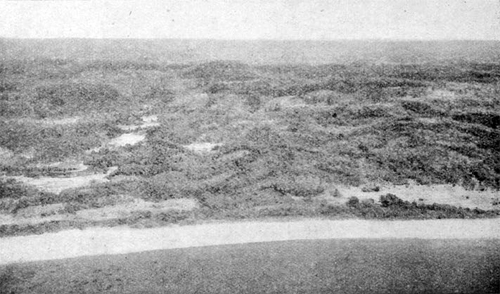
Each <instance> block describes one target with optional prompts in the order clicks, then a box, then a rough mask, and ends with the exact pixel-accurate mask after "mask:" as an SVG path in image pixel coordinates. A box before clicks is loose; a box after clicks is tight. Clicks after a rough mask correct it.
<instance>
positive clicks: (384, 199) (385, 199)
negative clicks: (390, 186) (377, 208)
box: [380, 193, 403, 207]
mask: <svg viewBox="0 0 500 294" xmlns="http://www.w3.org/2000/svg"><path fill="white" fill-rule="evenodd" d="M380 204H381V205H382V207H389V206H401V205H402V204H403V200H401V199H399V198H398V197H397V196H396V195H394V194H390V193H388V194H386V195H382V196H380Z"/></svg>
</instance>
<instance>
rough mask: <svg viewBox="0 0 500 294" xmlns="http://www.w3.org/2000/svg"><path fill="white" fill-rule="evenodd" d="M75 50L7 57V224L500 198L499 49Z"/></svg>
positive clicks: (449, 212)
mask: <svg viewBox="0 0 500 294" xmlns="http://www.w3.org/2000/svg"><path fill="white" fill-rule="evenodd" d="M141 48H142V47H141ZM142 49H144V48H142ZM144 50H145V49H144ZM146 53H147V52H146ZM75 54H76V55H70V56H67V57H65V58H56V57H50V58H47V57H40V56H35V57H30V58H28V57H29V56H28V57H26V56H24V57H23V56H21V57H17V58H16V57H13V56H9V57H4V58H3V59H2V60H0V62H1V66H0V117H1V119H0V134H1V135H0V172H1V173H2V178H1V179H0V222H1V224H0V235H2V236H6V235H16V234H28V233H41V232H45V231H51V230H59V229H64V228H70V227H86V226H113V225H123V224H127V225H131V226H139V227H141V226H147V227H150V226H157V225H164V224H169V223H179V222H180V223H190V222H198V221H204V220H219V219H230V220H234V219H255V218H269V217H272V218H282V217H301V216H307V217H326V218H352V217H355V218H376V219H396V218H403V219H423V218H480V217H496V216H498V214H499V211H500V210H499V209H498V208H499V206H498V204H499V189H500V148H499V146H500V128H499V125H500V65H498V64H496V63H492V62H479V61H470V60H462V59H458V58H457V59H453V60H440V61H439V62H416V61H413V62H411V61H412V60H413V59H411V58H408V60H403V61H400V62H373V61H370V60H365V59H363V60H346V61H344V62H336V63H329V64H301V63H293V62H289V63H286V64H285V63H278V64H272V63H269V64H258V63H255V62H244V61H234V60H230V61H228V60H215V61H199V60H196V61H192V60H189V59H186V60H187V61H185V62H183V61H182V60H181V61H179V62H178V63H172V62H166V61H159V60H152V61H151V60H141V59H138V58H135V59H134V58H130V59H129V60H117V59H112V58H109V59H106V58H105V56H104V57H103V56H101V55H97V56H100V57H101V58H102V59H95V58H93V59H89V58H76V57H75V56H77V55H78V54H77V53H75ZM85 177H87V179H88V178H89V177H90V179H94V178H95V179H96V180H95V181H92V180H90V181H84V180H82V178H85ZM58 181H59V183H61V185H62V183H63V182H66V183H67V182H71V183H72V184H71V185H69V184H68V185H67V186H60V187H59V188H58V187H57V185H58V184H57V183H58ZM49 182H50V183H51V184H47V183H49ZM43 183H45V184H43ZM52 183H55V184H52ZM54 185H55V186H54ZM54 187H55V188H54ZM61 187H62V188H61ZM395 191H396V192H395ZM450 191H454V192H450ZM397 193H401V194H397ZM367 195H368V196H367ZM175 199H182V200H181V201H188V202H189V203H190V204H189V205H167V204H165V203H168V201H172V200H175ZM134 203H135V204H137V203H141V205H136V206H134ZM117 207H119V210H120V211H119V213H117ZM27 209H31V210H30V211H31V212H30V213H26V210H27ZM85 211H92V212H93V213H87V214H86V213H84V212H85ZM96 211H97V212H96Z"/></svg>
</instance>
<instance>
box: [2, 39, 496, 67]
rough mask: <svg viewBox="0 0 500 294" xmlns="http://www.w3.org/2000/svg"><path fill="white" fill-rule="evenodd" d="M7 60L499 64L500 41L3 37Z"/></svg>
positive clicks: (3, 48)
mask: <svg viewBox="0 0 500 294" xmlns="http://www.w3.org/2000/svg"><path fill="white" fill-rule="evenodd" d="M0 58H2V59H4V60H5V59H33V58H35V59H38V58H42V59H43V58H47V59H70V60H79V61H84V62H85V61H94V60H95V61H101V60H110V61H113V60H116V61H134V62H144V63H167V64H186V63H193V62H200V61H213V60H234V61H240V62H243V63H247V64H254V65H263V64H313V65H316V64H329V63H337V64H339V63H340V64H342V63H356V62H362V63H376V64H394V63H396V64H422V63H441V62H446V63H449V62H472V63H498V62H499V60H500V41H380V40H379V41H377V40H366V41H354V40H350V41H347V40H346V41H272V40H255V41H224V40H176V39H5V38H4V39H0Z"/></svg>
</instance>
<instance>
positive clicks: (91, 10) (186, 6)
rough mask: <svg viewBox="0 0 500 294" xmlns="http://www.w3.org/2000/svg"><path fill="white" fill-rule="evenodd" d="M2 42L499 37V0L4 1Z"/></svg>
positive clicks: (1, 2) (0, 12) (0, 11)
mask: <svg viewBox="0 0 500 294" xmlns="http://www.w3.org/2000/svg"><path fill="white" fill-rule="evenodd" d="M0 37H7V38H181V39H183V38H189V39H238V40H240V39H278V40H335V39H395V40H401V39H403V40H436V39H437V40H442V39H445V40H450V39H451V40H457V39H458V40H461V39H468V40H500V0H467V1H463V0H432V1H431V0H246V1H242V0H126V1H116V0H113V1H111V0H80V1H78V0H76V1H75V0H57V1H44V0H38V1H28V0H17V1H10V0H0Z"/></svg>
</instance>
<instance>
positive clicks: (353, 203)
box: [346, 196, 359, 207]
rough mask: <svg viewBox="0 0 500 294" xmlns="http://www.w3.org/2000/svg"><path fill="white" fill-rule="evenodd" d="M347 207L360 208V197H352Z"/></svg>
mask: <svg viewBox="0 0 500 294" xmlns="http://www.w3.org/2000/svg"><path fill="white" fill-rule="evenodd" d="M346 205H347V206H349V207H358V205H359V199H358V197H356V196H352V197H350V198H349V200H347V203H346Z"/></svg>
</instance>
